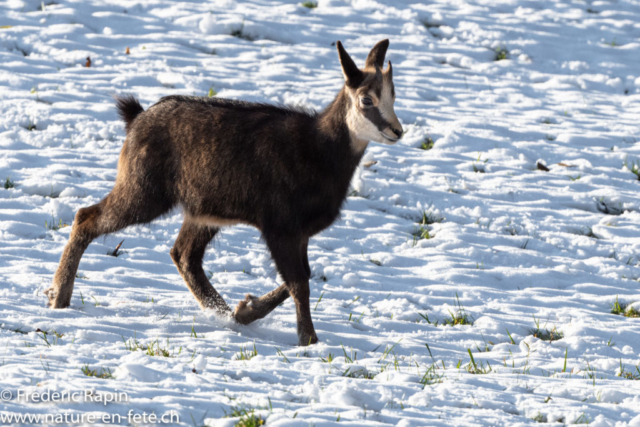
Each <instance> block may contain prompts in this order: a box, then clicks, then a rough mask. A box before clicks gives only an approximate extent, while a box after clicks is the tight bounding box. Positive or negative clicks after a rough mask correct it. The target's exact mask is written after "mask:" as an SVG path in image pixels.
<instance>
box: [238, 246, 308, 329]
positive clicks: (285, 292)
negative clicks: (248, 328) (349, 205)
mask: <svg viewBox="0 0 640 427" xmlns="http://www.w3.org/2000/svg"><path fill="white" fill-rule="evenodd" d="M308 243H309V241H308V239H303V241H302V242H301V243H300V252H301V254H302V256H303V259H302V261H303V266H304V268H305V271H306V273H307V275H308V276H310V275H311V270H310V268H309V260H308V258H307V245H308ZM287 298H289V289H288V288H287V284H286V283H283V284H282V285H280V286H279V287H278V288H277V289H275V290H273V291H271V292H269V293H268V294H265V295H263V296H261V297H256V296H253V295H251V294H247V295H246V296H245V299H244V300H243V301H240V302H239V303H238V306H237V307H236V309H235V311H234V312H233V317H234V319H236V322H238V323H241V324H243V325H247V324H249V323H251V322H254V321H256V320H258V319H262V318H263V317H265V316H266V315H268V314H269V313H271V312H272V311H273V310H274V309H275V308H276V307H277V306H279V305H280V304H282V303H283V302H284V301H286V299H287Z"/></svg>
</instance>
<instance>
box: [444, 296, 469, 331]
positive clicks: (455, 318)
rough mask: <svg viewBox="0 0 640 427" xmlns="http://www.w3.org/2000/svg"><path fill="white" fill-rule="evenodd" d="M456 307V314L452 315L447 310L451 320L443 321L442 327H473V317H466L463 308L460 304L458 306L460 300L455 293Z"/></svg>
mask: <svg viewBox="0 0 640 427" xmlns="http://www.w3.org/2000/svg"><path fill="white" fill-rule="evenodd" d="M456 305H457V307H458V308H457V310H456V312H455V313H453V312H452V311H451V310H449V315H450V316H451V318H450V319H444V320H443V322H442V323H443V324H444V325H451V326H455V325H473V317H471V316H470V315H468V314H467V311H466V310H465V308H464V307H463V306H462V304H460V299H459V298H458V293H457V292H456Z"/></svg>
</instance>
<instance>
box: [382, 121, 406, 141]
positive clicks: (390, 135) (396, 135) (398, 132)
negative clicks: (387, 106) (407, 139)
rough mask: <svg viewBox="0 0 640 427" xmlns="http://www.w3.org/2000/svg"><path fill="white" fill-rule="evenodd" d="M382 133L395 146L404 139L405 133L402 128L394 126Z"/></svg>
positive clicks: (388, 127)
mask: <svg viewBox="0 0 640 427" xmlns="http://www.w3.org/2000/svg"><path fill="white" fill-rule="evenodd" d="M380 133H381V134H382V136H383V137H384V139H385V140H386V141H388V143H389V144H394V143H396V142H398V141H399V140H400V138H402V134H403V131H402V127H400V128H398V127H395V126H393V125H389V126H387V127H386V128H385V129H384V130H382V131H381V132H380Z"/></svg>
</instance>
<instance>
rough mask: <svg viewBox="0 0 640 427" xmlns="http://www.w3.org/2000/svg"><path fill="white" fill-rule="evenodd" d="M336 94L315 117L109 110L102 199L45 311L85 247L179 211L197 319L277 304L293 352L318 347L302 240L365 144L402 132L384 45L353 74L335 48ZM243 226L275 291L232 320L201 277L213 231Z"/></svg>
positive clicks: (81, 215)
mask: <svg viewBox="0 0 640 427" xmlns="http://www.w3.org/2000/svg"><path fill="white" fill-rule="evenodd" d="M336 45H337V48H338V54H339V58H340V63H341V65H342V71H343V74H344V78H345V84H344V87H343V88H342V90H341V91H340V93H339V94H338V95H337V96H336V98H335V99H334V100H333V102H331V103H330V104H329V105H328V106H327V107H326V108H325V109H324V110H323V111H322V112H320V113H316V112H309V111H303V110H300V109H295V108H288V107H280V106H274V105H268V104H257V103H249V102H240V101H232V100H226V99H218V98H201V97H186V96H168V97H164V98H162V99H160V101H158V102H157V103H156V104H155V105H153V106H151V107H150V108H149V109H148V110H147V111H144V110H143V108H142V106H141V105H140V103H139V102H138V101H137V100H136V99H134V98H133V97H124V98H118V99H117V100H116V101H117V108H118V110H119V114H120V116H121V117H122V119H123V120H124V121H125V122H126V132H127V137H126V139H125V142H124V145H123V147H122V152H121V154H120V158H119V161H118V174H117V177H116V182H115V185H114V187H113V190H112V191H111V193H109V194H108V195H107V196H106V197H105V198H104V199H103V200H102V201H101V202H100V203H98V204H95V205H93V206H89V207H86V208H82V209H80V210H79V211H78V213H77V214H76V217H75V221H74V223H73V229H72V231H71V236H70V238H69V242H68V243H67V246H66V247H65V249H64V252H63V254H62V258H61V260H60V265H59V266H58V269H57V271H56V273H55V276H54V278H53V284H52V286H51V287H50V288H49V289H47V291H46V292H45V293H46V294H47V296H48V298H49V303H50V305H51V307H52V308H65V307H68V306H69V304H70V302H71V294H72V293H73V282H74V279H75V277H76V272H77V269H78V264H79V263H80V258H81V257H82V254H83V252H84V251H85V250H86V249H87V247H88V246H89V243H90V242H91V241H92V240H94V239H95V238H96V237H98V236H101V235H103V234H106V233H113V232H115V231H117V230H120V229H122V228H124V227H127V226H129V225H132V224H140V223H149V222H151V221H152V220H153V219H155V218H157V217H158V216H160V215H162V214H164V213H166V212H168V211H169V210H170V209H172V208H173V207H175V206H177V205H179V206H181V207H182V209H183V211H184V222H183V224H182V228H181V229H180V233H179V234H178V238H177V239H176V242H175V245H174V246H173V248H172V249H171V252H170V253H171V258H172V259H173V262H174V263H175V264H176V266H177V268H178V271H179V272H180V274H181V275H182V278H183V279H184V281H185V282H186V284H187V286H188V287H189V290H190V291H191V293H192V294H193V296H194V297H195V298H196V300H197V301H198V302H199V303H200V305H201V306H202V308H204V309H208V308H210V309H213V310H215V311H217V312H218V313H220V314H223V315H229V316H232V317H233V318H234V319H235V320H236V321H237V322H238V323H241V324H248V323H251V322H253V321H254V320H257V319H260V318H262V317H264V316H266V315H267V314H269V313H270V312H271V311H272V310H273V309H274V308H276V307H277V306H278V305H279V304H280V303H282V302H283V301H284V300H285V299H287V298H288V297H289V296H291V297H293V300H294V302H295V306H296V314H297V327H298V343H299V345H302V346H306V345H309V344H313V343H316V342H317V341H318V337H317V336H316V332H315V330H314V327H313V322H312V321H311V311H310V310H309V277H310V269H309V261H308V259H307V245H308V242H309V238H310V237H312V236H313V235H315V234H317V233H319V232H320V231H322V230H324V229H325V228H327V227H329V226H330V225H331V224H332V223H333V222H334V221H335V220H336V218H337V217H338V215H339V213H340V207H341V205H342V204H343V202H344V201H345V198H346V196H347V191H348V188H349V182H350V181H351V177H352V176H353V173H354V171H355V170H356V167H357V166H358V163H359V162H360V159H361V158H362V155H363V154H364V151H365V149H366V147H367V144H368V143H369V141H376V142H381V143H385V144H393V143H395V142H396V141H398V140H399V139H400V138H401V137H402V126H401V125H400V122H399V121H398V118H397V117H396V115H395V112H394V110H393V103H394V100H395V92H394V86H393V80H392V69H391V62H389V63H388V67H387V68H386V70H385V71H382V68H383V66H384V57H385V53H386V51H387V48H388V46H389V40H382V41H381V42H379V43H378V44H376V45H375V46H374V48H373V49H372V50H371V52H370V53H369V55H368V57H367V59H366V63H365V68H364V69H363V70H361V69H359V68H358V67H357V66H356V65H355V63H354V62H353V60H352V59H351V57H350V56H349V54H348V53H347V52H346V51H345V49H344V48H343V46H342V44H341V43H340V42H337V43H336ZM238 223H243V224H250V225H253V226H255V227H256V228H258V229H259V230H260V232H261V233H262V237H263V239H264V241H265V242H266V244H267V247H268V248H269V251H270V252H271V256H272V258H273V260H274V262H275V265H276V267H277V269H278V271H279V272H280V275H281V276H282V278H283V279H284V281H285V283H284V284H283V285H281V286H280V287H279V288H277V289H275V290H273V291H272V292H270V293H268V294H266V295H264V296H262V297H255V296H253V295H247V296H246V298H245V299H244V301H241V302H240V303H239V304H238V306H237V307H236V309H235V310H234V311H232V310H231V309H230V308H229V306H228V305H227V303H226V302H225V301H224V300H223V299H222V297H221V296H220V294H219V293H218V292H217V291H216V290H215V289H214V288H213V286H211V283H209V280H208V279H207V277H206V276H205V273H204V271H203V269H202V259H203V257H204V253H205V249H206V247H207V245H208V244H209V242H210V241H211V240H212V239H213V238H214V237H215V235H216V233H217V232H218V231H219V230H220V228H221V227H224V226H230V225H234V224H238Z"/></svg>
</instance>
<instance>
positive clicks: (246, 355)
mask: <svg viewBox="0 0 640 427" xmlns="http://www.w3.org/2000/svg"><path fill="white" fill-rule="evenodd" d="M257 355H258V349H257V348H256V343H253V350H247V348H246V347H241V348H240V353H238V354H237V355H236V360H251V359H253V358H254V357H256V356H257Z"/></svg>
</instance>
